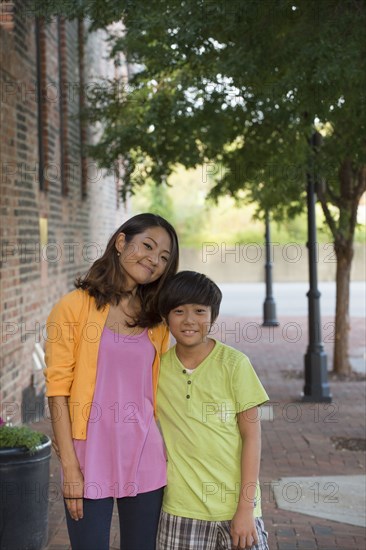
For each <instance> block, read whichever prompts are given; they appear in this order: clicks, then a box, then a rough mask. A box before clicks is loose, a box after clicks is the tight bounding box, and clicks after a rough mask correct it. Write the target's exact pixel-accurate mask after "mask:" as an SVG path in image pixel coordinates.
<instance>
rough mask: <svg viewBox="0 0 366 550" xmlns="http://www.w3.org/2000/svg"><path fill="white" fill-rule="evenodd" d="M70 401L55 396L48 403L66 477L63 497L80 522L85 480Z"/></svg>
mask: <svg viewBox="0 0 366 550" xmlns="http://www.w3.org/2000/svg"><path fill="white" fill-rule="evenodd" d="M68 400H69V399H68V397H66V396H63V395H62V396H54V397H49V398H48V403H49V408H50V413H51V422H52V429H53V433H54V436H55V440H56V445H57V452H58V455H59V458H60V461H61V464H62V470H63V476H64V480H63V495H64V498H65V500H66V505H67V508H68V510H69V513H70V516H71V517H72V518H73V519H75V520H78V519H81V518H82V517H83V500H82V498H83V494H84V478H83V474H82V473H81V470H80V465H79V461H78V459H77V456H76V453H75V450H74V445H73V442H72V432H71V421H70V413H69V406H68Z"/></svg>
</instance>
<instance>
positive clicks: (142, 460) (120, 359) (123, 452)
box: [74, 327, 166, 499]
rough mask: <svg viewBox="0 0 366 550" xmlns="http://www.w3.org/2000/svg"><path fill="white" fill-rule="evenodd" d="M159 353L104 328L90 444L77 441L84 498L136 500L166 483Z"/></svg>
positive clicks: (145, 342)
mask: <svg viewBox="0 0 366 550" xmlns="http://www.w3.org/2000/svg"><path fill="white" fill-rule="evenodd" d="M154 356H155V349H154V346H153V345H152V343H151V342H150V339H149V337H148V334H147V329H145V330H144V332H142V333H141V334H138V335H135V336H126V335H123V334H117V333H115V332H113V331H112V330H110V329H108V328H107V327H105V328H104V330H103V333H102V337H101V341H100V346H99V355H98V366H97V380H96V387H95V393H94V399H93V404H92V406H91V411H90V417H89V421H88V429H87V438H86V440H80V439H78V440H76V439H74V448H75V452H76V455H77V457H78V460H79V463H80V467H81V471H82V472H83V475H84V483H85V485H84V497H85V498H91V499H99V498H106V497H115V498H121V497H127V496H135V495H137V494H138V493H145V492H147V491H153V490H155V489H158V488H159V487H163V486H164V485H166V456H165V450H164V444H163V439H162V436H161V434H160V431H159V429H158V427H157V425H156V422H155V418H154V408H153V386H152V363H153V360H154Z"/></svg>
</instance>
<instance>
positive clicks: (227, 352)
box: [213, 340, 250, 366]
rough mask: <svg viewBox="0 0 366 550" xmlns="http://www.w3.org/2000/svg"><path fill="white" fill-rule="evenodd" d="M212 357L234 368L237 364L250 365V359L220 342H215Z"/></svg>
mask: <svg viewBox="0 0 366 550" xmlns="http://www.w3.org/2000/svg"><path fill="white" fill-rule="evenodd" d="M213 352H215V353H214V357H215V358H216V359H219V360H220V362H224V363H225V364H228V365H232V366H235V365H237V364H238V363H250V359H249V357H248V356H247V355H245V353H243V352H242V351H240V350H238V349H236V348H233V347H232V346H229V345H228V344H224V342H221V341H220V340H216V345H215V347H214V349H213Z"/></svg>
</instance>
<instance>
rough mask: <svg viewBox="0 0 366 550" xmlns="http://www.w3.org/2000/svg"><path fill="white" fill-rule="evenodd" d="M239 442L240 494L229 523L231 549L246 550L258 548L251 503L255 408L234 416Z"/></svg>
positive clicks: (257, 446) (256, 455)
mask: <svg viewBox="0 0 366 550" xmlns="http://www.w3.org/2000/svg"><path fill="white" fill-rule="evenodd" d="M237 421H238V427H239V431H240V435H241V439H242V452H241V491H240V497H239V502H238V507H237V509H236V512H235V515H234V517H233V519H232V521H231V537H232V540H233V545H234V547H238V548H246V547H251V546H253V544H258V535H257V530H256V527H255V520H254V514H253V512H254V501H255V495H256V487H257V481H258V477H259V465H260V456H261V426H260V421H259V414H258V408H257V407H253V408H251V409H248V410H246V411H242V412H240V413H239V414H237Z"/></svg>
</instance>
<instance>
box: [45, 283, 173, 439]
mask: <svg viewBox="0 0 366 550" xmlns="http://www.w3.org/2000/svg"><path fill="white" fill-rule="evenodd" d="M108 312H109V305H108V306H106V307H105V308H103V309H101V310H98V309H97V307H96V304H95V300H94V298H92V297H91V296H90V295H89V294H88V293H87V292H86V291H84V290H80V289H77V290H74V291H72V292H70V293H69V294H66V296H64V297H63V298H62V299H61V300H60V301H59V302H58V303H57V304H56V305H55V307H54V308H53V309H52V311H51V313H50V315H49V317H48V319H47V324H46V327H47V340H46V344H45V351H46V355H45V361H46V369H45V377H46V388H47V392H46V395H47V397H52V396H56V395H65V396H67V397H69V410H70V419H71V426H72V436H73V438H74V439H86V429H87V423H88V419H89V414H90V409H91V404H92V402H93V396H94V390H95V381H96V375H97V360H98V350H99V342H100V338H101V335H102V332H103V328H104V325H105V322H106V319H107V316H108ZM148 335H149V338H150V341H151V342H152V344H153V345H154V347H155V358H154V362H153V365H152V377H153V394H154V409H155V411H156V391H157V385H158V377H159V368H160V356H161V354H162V353H164V352H165V351H166V350H167V349H168V347H169V330H168V328H167V327H166V325H164V324H161V325H158V326H157V327H154V328H149V329H148Z"/></svg>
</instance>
